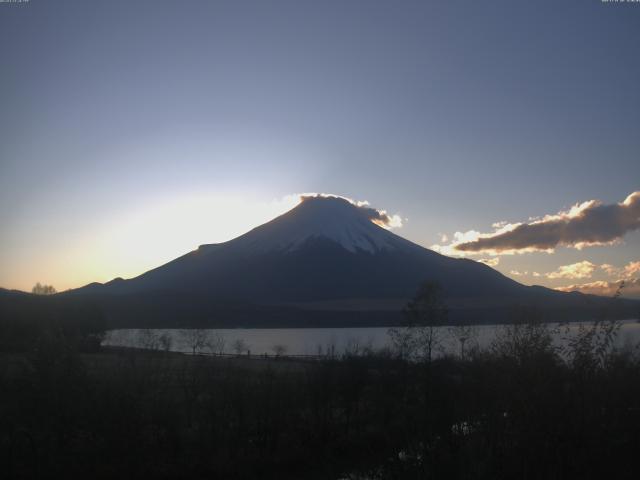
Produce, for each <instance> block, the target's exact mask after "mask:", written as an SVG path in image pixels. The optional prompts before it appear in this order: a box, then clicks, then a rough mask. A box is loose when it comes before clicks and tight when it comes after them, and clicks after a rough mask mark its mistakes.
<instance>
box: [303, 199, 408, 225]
mask: <svg viewBox="0 0 640 480" xmlns="http://www.w3.org/2000/svg"><path fill="white" fill-rule="evenodd" d="M310 198H340V199H342V200H346V201H347V202H349V203H350V204H351V205H353V206H354V207H358V209H360V211H362V212H363V213H364V214H365V215H366V216H367V217H368V218H369V219H370V220H371V221H372V222H373V223H375V224H376V225H378V226H380V227H383V228H386V229H392V228H400V227H402V218H401V217H400V215H397V214H396V215H390V214H388V213H387V211H386V210H379V209H377V208H373V207H371V206H370V205H369V202H368V201H366V200H364V201H359V200H353V199H352V198H349V197H343V196H341V195H334V194H331V193H302V194H300V202H301V203H302V202H304V201H305V200H307V199H310Z"/></svg>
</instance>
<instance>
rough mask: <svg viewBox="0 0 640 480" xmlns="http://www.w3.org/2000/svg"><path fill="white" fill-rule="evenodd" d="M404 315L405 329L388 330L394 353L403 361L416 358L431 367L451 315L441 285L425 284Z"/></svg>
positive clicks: (406, 308)
mask: <svg viewBox="0 0 640 480" xmlns="http://www.w3.org/2000/svg"><path fill="white" fill-rule="evenodd" d="M403 314H404V318H405V325H404V327H400V328H392V329H390V330H389V336H390V337H391V341H392V344H393V346H394V350H396V352H397V353H398V354H399V355H400V356H402V357H403V358H410V357H415V356H417V357H419V358H422V359H423V360H425V361H427V362H428V363H431V360H432V359H433V354H434V352H435V351H436V350H437V349H438V348H440V346H441V343H442V338H441V334H440V331H439V329H438V327H440V326H442V325H443V324H444V323H446V320H447V314H448V312H447V308H446V306H445V304H444V302H443V300H442V289H441V288H440V285H438V284H437V283H433V282H424V283H423V284H422V285H421V286H420V288H419V289H418V291H417V292H416V294H415V296H414V297H413V299H412V300H410V301H409V303H408V304H407V306H406V307H405V308H404V310H403Z"/></svg>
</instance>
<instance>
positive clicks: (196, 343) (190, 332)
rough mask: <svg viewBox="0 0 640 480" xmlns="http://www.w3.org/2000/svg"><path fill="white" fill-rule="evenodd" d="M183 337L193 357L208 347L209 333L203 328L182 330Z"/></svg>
mask: <svg viewBox="0 0 640 480" xmlns="http://www.w3.org/2000/svg"><path fill="white" fill-rule="evenodd" d="M181 335H182V339H183V341H184V343H185V344H186V345H187V346H188V347H189V349H190V350H191V353H192V354H193V355H195V354H196V353H200V352H201V351H202V349H203V348H205V347H206V346H207V340H208V338H207V331H206V330H205V329H203V328H189V329H187V330H182V332H181Z"/></svg>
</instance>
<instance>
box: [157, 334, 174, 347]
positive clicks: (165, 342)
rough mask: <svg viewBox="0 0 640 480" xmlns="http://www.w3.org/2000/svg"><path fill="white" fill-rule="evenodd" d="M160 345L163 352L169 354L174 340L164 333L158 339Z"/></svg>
mask: <svg viewBox="0 0 640 480" xmlns="http://www.w3.org/2000/svg"><path fill="white" fill-rule="evenodd" d="M158 343H159V345H160V348H161V349H162V350H163V351H165V352H168V351H170V350H171V344H172V343H173V339H172V338H171V335H169V334H168V333H167V332H164V333H163V334H162V335H160V336H159V337H158Z"/></svg>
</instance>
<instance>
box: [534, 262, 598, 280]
mask: <svg viewBox="0 0 640 480" xmlns="http://www.w3.org/2000/svg"><path fill="white" fill-rule="evenodd" d="M597 267H598V266H597V265H596V264H594V263H591V262H589V261H587V260H585V261H582V262H578V263H572V264H571V265H562V266H560V267H558V269H557V270H556V271H554V272H550V273H547V274H546V277H547V278H551V279H556V278H570V279H579V278H591V275H592V274H593V272H594V271H595V269H596V268H597Z"/></svg>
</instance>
